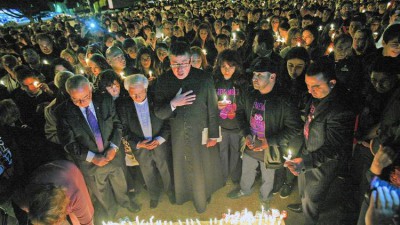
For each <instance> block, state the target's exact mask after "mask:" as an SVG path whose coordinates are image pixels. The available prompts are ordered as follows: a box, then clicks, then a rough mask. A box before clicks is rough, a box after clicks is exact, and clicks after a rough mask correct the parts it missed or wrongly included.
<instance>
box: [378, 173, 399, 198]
mask: <svg viewBox="0 0 400 225" xmlns="http://www.w3.org/2000/svg"><path fill="white" fill-rule="evenodd" d="M377 187H387V189H389V191H395V192H396V194H397V195H398V196H400V188H399V187H396V186H394V185H393V184H391V183H389V182H387V181H385V180H382V179H380V178H379V177H377V176H376V177H374V179H373V180H372V181H371V190H376V188H377Z"/></svg>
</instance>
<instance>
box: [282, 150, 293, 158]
mask: <svg viewBox="0 0 400 225" xmlns="http://www.w3.org/2000/svg"><path fill="white" fill-rule="evenodd" d="M283 158H284V159H285V160H286V161H290V160H291V159H292V151H291V150H290V149H289V154H288V156H287V157H285V156H283Z"/></svg>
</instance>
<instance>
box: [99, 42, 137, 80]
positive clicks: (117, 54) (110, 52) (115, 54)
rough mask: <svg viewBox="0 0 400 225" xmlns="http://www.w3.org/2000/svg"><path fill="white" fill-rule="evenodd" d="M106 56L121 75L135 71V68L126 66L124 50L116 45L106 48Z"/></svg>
mask: <svg viewBox="0 0 400 225" xmlns="http://www.w3.org/2000/svg"><path fill="white" fill-rule="evenodd" d="M106 58H107V62H108V64H110V66H111V67H112V68H113V70H114V71H115V72H116V73H117V74H119V75H121V76H127V75H129V74H132V73H133V72H135V71H137V70H136V69H135V68H133V67H131V66H127V64H126V58H125V54H124V52H123V51H122V50H121V49H120V48H118V47H116V46H112V47H109V48H108V49H107V51H106Z"/></svg>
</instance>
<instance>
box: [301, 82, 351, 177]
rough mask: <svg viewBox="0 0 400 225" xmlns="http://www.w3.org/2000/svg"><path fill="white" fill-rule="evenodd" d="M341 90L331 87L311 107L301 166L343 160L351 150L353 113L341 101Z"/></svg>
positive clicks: (310, 101)
mask: <svg viewBox="0 0 400 225" xmlns="http://www.w3.org/2000/svg"><path fill="white" fill-rule="evenodd" d="M341 92H342V90H340V88H339V87H338V86H336V87H334V88H333V89H332V91H331V93H330V94H329V95H328V96H326V97H325V98H323V99H322V100H320V101H319V103H318V104H317V105H316V106H315V107H316V108H315V112H314V116H313V117H312V120H311V122H310V125H309V136H308V139H305V146H304V149H303V150H302V153H303V155H302V158H303V161H304V165H305V169H306V170H307V169H312V168H314V167H319V166H321V165H322V164H323V163H325V162H328V161H330V160H344V159H345V156H346V155H348V153H351V148H352V140H353V132H354V125H355V114H354V112H353V110H352V108H351V106H350V104H348V103H347V102H345V101H344V100H343V95H341ZM312 102H314V103H315V102H316V99H314V98H311V99H310V100H309V101H308V104H307V105H306V110H305V112H306V114H305V116H306V118H307V115H308V114H309V112H310V106H311V103H312Z"/></svg>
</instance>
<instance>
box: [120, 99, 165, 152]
mask: <svg viewBox="0 0 400 225" xmlns="http://www.w3.org/2000/svg"><path fill="white" fill-rule="evenodd" d="M147 99H148V103H149V112H150V121H151V133H152V137H153V139H154V138H155V137H158V136H161V137H163V138H164V139H165V140H168V139H169V136H170V130H169V126H168V123H167V122H166V121H164V120H162V119H159V118H158V117H156V115H155V114H154V106H153V101H152V99H151V97H150V96H149V95H148V97H147ZM116 108H117V113H118V115H119V118H120V119H121V123H122V126H123V135H124V137H127V140H128V142H129V144H130V145H131V147H132V148H135V147H136V145H137V143H138V142H140V141H143V140H145V137H144V134H143V131H142V128H141V126H140V121H139V117H138V114H137V112H136V107H135V104H134V102H133V100H132V99H131V98H130V97H128V96H127V97H122V98H118V100H117V102H116Z"/></svg>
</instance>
